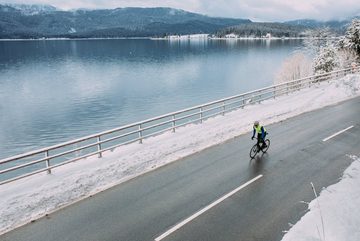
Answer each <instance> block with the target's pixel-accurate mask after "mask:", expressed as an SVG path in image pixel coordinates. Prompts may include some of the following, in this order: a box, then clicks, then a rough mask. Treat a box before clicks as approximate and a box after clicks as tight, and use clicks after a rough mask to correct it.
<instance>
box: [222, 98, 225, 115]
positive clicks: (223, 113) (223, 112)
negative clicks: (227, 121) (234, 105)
mask: <svg viewBox="0 0 360 241" xmlns="http://www.w3.org/2000/svg"><path fill="white" fill-rule="evenodd" d="M222 106H223V107H222V109H223V111H222V115H225V101H223V103H222Z"/></svg>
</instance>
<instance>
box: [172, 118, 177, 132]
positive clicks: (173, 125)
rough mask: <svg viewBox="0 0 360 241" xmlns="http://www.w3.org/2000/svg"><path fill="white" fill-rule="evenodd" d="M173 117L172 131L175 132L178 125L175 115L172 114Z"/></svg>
mask: <svg viewBox="0 0 360 241" xmlns="http://www.w3.org/2000/svg"><path fill="white" fill-rule="evenodd" d="M172 119H173V122H172V127H173V129H172V132H175V126H176V123H175V115H173V116H172Z"/></svg>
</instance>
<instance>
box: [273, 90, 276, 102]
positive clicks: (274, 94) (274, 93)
mask: <svg viewBox="0 0 360 241" xmlns="http://www.w3.org/2000/svg"><path fill="white" fill-rule="evenodd" d="M273 96H274V100H275V97H276V87H274V91H273Z"/></svg>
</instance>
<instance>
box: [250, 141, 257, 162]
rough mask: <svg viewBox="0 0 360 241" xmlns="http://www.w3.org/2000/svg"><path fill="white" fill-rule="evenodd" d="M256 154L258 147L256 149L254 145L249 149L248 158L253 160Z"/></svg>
mask: <svg viewBox="0 0 360 241" xmlns="http://www.w3.org/2000/svg"><path fill="white" fill-rule="evenodd" d="M257 153H258V147H257V145H256V144H255V145H254V146H253V147H252V148H251V150H250V157H251V159H253V158H254V157H255V156H256V154H257Z"/></svg>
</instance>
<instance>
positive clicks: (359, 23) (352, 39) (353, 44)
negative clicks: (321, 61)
mask: <svg viewBox="0 0 360 241" xmlns="http://www.w3.org/2000/svg"><path fill="white" fill-rule="evenodd" d="M340 45H341V47H343V48H349V49H352V50H353V51H355V53H356V54H357V56H358V57H359V58H360V19H353V21H352V23H351V24H350V26H349V27H348V29H347V31H346V35H345V38H344V39H342V40H341V41H340Z"/></svg>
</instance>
